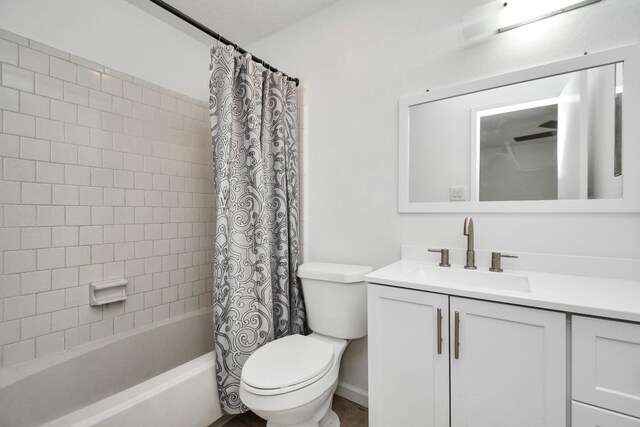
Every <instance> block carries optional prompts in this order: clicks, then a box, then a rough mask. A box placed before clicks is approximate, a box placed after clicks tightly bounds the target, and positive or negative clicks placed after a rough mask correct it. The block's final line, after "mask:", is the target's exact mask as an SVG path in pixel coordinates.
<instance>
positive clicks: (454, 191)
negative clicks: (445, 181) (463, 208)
mask: <svg viewBox="0 0 640 427" xmlns="http://www.w3.org/2000/svg"><path fill="white" fill-rule="evenodd" d="M449 200H450V201H452V202H459V201H461V200H467V189H466V187H449Z"/></svg>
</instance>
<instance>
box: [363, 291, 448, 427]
mask: <svg viewBox="0 0 640 427" xmlns="http://www.w3.org/2000/svg"><path fill="white" fill-rule="evenodd" d="M368 299H369V306H368V310H369V316H368V317H369V320H368V321H369V325H368V327H369V338H368V339H369V425H370V426H371V427H389V426H398V427H412V426H421V427H431V426H433V427H447V426H448V425H449V354H448V342H449V339H448V331H447V328H448V322H447V319H448V297H447V296H446V295H439V294H431V293H427V292H420V291H413V290H406V289H399V288H393V287H387V286H380V285H369V287H368ZM438 309H440V313H441V316H442V321H441V336H442V341H441V342H442V345H441V348H440V352H439V351H438V343H437V339H438V319H437V316H438Z"/></svg>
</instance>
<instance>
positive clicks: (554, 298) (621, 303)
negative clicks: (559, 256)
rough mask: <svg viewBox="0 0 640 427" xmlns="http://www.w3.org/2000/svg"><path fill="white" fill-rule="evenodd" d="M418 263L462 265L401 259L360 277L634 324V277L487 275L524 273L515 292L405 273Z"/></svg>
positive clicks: (639, 289) (637, 290)
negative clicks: (523, 284)
mask: <svg viewBox="0 0 640 427" xmlns="http://www.w3.org/2000/svg"><path fill="white" fill-rule="evenodd" d="M424 266H426V267H427V268H442V269H443V270H449V269H451V270H456V269H457V270H462V269H463V268H462V267H459V266H453V267H447V268H445V267H438V265H437V264H433V263H428V262H425V261H413V260H402V261H398V262H395V263H393V264H390V265H388V266H386V267H383V268H381V269H379V270H375V271H373V272H371V273H369V274H367V275H366V276H365V280H366V281H367V282H369V283H377V284H383V285H390V286H395V287H400V288H406V289H415V290H420V291H428V292H436V293H441V294H448V295H454V296H461V297H469V298H476V299H481V300H487V301H496V302H502V303H508V304H517V305H523V306H528V307H537V308H544V309H549V310H557V311H563V312H568V313H574V314H585V315H589V316H599V317H608V318H612V319H619V320H627V321H632V322H640V280H627V279H610V278H602V277H586V276H577V275H570V274H555V273H542V272H535V271H523V270H507V269H505V271H504V273H491V274H496V275H500V274H507V275H508V274H512V275H516V276H526V277H527V278H528V280H529V290H527V291H517V290H505V289H491V288H480V287H474V286H468V285H458V284H451V283H449V284H446V285H442V284H438V283H432V282H429V281H428V280H425V279H424V277H420V276H419V275H416V274H412V273H411V272H413V271H415V270H416V269H418V268H420V267H424Z"/></svg>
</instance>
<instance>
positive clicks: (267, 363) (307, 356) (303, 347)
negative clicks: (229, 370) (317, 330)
mask: <svg viewBox="0 0 640 427" xmlns="http://www.w3.org/2000/svg"><path fill="white" fill-rule="evenodd" d="M333 363H334V347H333V345H332V344H330V343H328V342H326V341H322V340H318V339H315V338H312V337H307V336H303V335H290V336H287V337H284V338H281V339H278V340H276V341H272V342H270V343H268V344H266V345H265V346H263V347H261V348H260V349H258V350H257V351H256V352H255V353H254V354H253V355H252V356H251V357H250V358H249V359H248V360H247V361H246V362H245V365H244V367H243V369H242V382H243V386H244V387H245V388H246V389H247V391H250V392H252V393H255V394H258V395H263V396H267V395H275V394H284V393H289V392H292V391H295V390H298V389H301V388H303V387H306V386H308V385H309V384H312V383H314V382H316V381H318V380H319V379H321V378H322V377H323V376H325V375H326V373H327V372H329V370H330V369H331V367H332V366H333Z"/></svg>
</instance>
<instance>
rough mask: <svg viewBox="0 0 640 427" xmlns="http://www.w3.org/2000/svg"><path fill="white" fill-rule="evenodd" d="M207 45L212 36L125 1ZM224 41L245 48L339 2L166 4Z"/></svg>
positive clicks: (191, 0)
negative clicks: (219, 35)
mask: <svg viewBox="0 0 640 427" xmlns="http://www.w3.org/2000/svg"><path fill="white" fill-rule="evenodd" d="M126 1H128V2H129V3H131V4H133V5H135V6H137V7H139V8H141V9H143V10H145V11H147V12H149V13H151V14H153V15H155V16H157V17H158V18H160V19H162V20H164V21H166V22H168V23H169V24H171V25H173V26H175V27H177V28H179V29H181V30H183V31H185V32H187V33H188V34H190V35H192V36H193V37H196V38H197V39H199V40H202V41H204V42H207V43H208V42H210V38H209V36H206V35H204V34H203V33H202V32H200V31H198V30H197V29H194V28H193V27H191V26H189V25H188V24H185V23H183V22H182V21H181V20H180V19H178V18H176V17H174V16H172V15H171V14H169V13H168V12H166V11H164V10H162V9H161V8H160V7H158V6H156V5H155V4H153V3H151V2H150V1H149V0H126ZM164 1H165V2H166V3H169V4H170V5H171V6H173V7H175V8H176V9H178V10H180V11H181V12H183V13H185V14H186V15H189V16H190V17H191V18H193V19H195V20H196V21H199V22H200V23H202V24H204V25H205V26H207V27H209V28H210V29H212V30H213V31H215V32H217V33H219V34H221V35H222V36H223V37H226V38H227V39H229V40H231V41H232V42H234V43H236V44H238V45H240V46H242V47H244V46H247V45H249V44H251V43H253V42H255V41H257V40H260V39H262V38H264V37H266V36H268V35H270V34H273V33H275V32H277V31H279V30H280V29H282V28H284V27H287V26H289V25H291V24H293V23H294V22H297V21H300V20H302V19H304V18H306V17H307V16H309V15H311V14H312V13H315V12H317V11H319V10H320V9H323V8H325V7H327V6H328V5H330V4H332V3H335V2H336V1H337V0H164Z"/></svg>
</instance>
